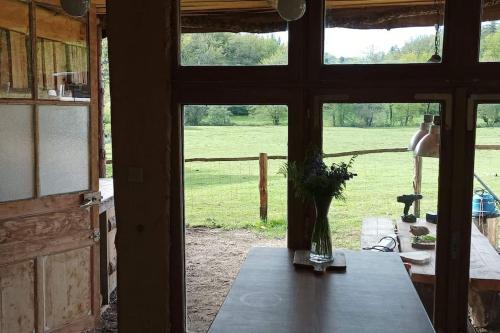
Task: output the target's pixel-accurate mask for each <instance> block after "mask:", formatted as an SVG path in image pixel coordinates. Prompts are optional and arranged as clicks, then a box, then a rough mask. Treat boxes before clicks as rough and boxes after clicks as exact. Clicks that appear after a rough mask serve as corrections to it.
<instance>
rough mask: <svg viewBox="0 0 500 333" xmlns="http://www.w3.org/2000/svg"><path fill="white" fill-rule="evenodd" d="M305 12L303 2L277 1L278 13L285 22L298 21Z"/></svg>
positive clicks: (292, 0)
mask: <svg viewBox="0 0 500 333" xmlns="http://www.w3.org/2000/svg"><path fill="white" fill-rule="evenodd" d="M305 12H306V1H305V0H278V13H279V14H280V16H281V18H283V19H284V20H285V21H295V20H298V19H300V18H302V16H304V14H305Z"/></svg>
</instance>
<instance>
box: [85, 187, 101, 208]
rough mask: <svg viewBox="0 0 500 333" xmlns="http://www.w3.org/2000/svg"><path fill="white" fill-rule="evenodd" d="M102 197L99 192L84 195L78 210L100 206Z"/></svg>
mask: <svg viewBox="0 0 500 333" xmlns="http://www.w3.org/2000/svg"><path fill="white" fill-rule="evenodd" d="M101 200H102V195H101V192H100V191H97V192H90V193H85V194H84V195H83V202H82V204H81V205H80V208H88V207H92V206H98V205H100V204H101Z"/></svg>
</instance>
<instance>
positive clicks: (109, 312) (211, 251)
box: [89, 228, 286, 333]
mask: <svg viewBox="0 0 500 333" xmlns="http://www.w3.org/2000/svg"><path fill="white" fill-rule="evenodd" d="M254 246H271V247H286V239H269V238H265V237H264V236H262V235H258V234H256V233H255V232H251V231H248V230H222V229H209V228H189V229H187V231H186V278H187V281H186V288H187V312H188V313H187V317H188V332H189V333H205V332H206V331H207V330H208V328H209V327H210V323H211V322H212V320H213V319H214V318H215V315H216V314H217V311H218V310H219V307H220V306H221V305H222V302H223V301H224V298H225V297H226V295H227V293H228V292H229V289H230V288H231V284H232V283H233V281H234V279H235V278H236V275H237V274H238V271H239V269H240V266H241V264H242V263H243V261H244V260H245V258H246V255H247V253H248V250H250V248H252V247H254ZM114 300H116V298H115V299H114ZM102 317H103V329H99V330H94V331H92V332H89V333H108V332H112V333H115V332H118V330H117V329H116V327H117V325H116V320H117V319H116V303H115V304H112V305H111V306H110V307H108V308H107V309H106V311H105V312H104V313H103V316H102Z"/></svg>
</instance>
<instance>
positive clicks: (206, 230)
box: [184, 105, 288, 332]
mask: <svg viewBox="0 0 500 333" xmlns="http://www.w3.org/2000/svg"><path fill="white" fill-rule="evenodd" d="M287 115H288V114H287V107H286V106H279V105H259V106H256V105H232V106H221V105H218V106H213V105H212V106H207V105H188V106H185V107H184V156H185V164H184V177H185V178H184V186H185V188H184V195H185V210H186V214H185V222H186V287H187V326H188V331H189V332H206V331H207V330H208V328H209V326H210V323H211V322H212V320H213V319H214V317H215V315H216V313H217V310H218V309H219V307H220V305H221V304H222V302H223V301H224V297H225V296H226V294H227V292H228V291H229V288H230V285H231V283H232V281H233V280H234V278H235V277H236V274H237V273H238V270H239V268H240V265H241V264H242V262H243V259H244V257H245V255H246V253H247V251H248V250H249V249H250V248H251V247H252V246H259V245H260V246H273V245H275V246H281V247H286V228H287V219H286V217H287V181H286V179H285V178H284V177H283V176H282V175H279V174H278V170H279V168H280V167H281V166H282V165H283V163H284V162H285V161H286V158H287V157H286V156H287V153H288V149H287V141H288V140H287V139H288V126H287V124H288V116H287ZM262 153H266V154H267V163H266V162H265V159H264V157H263V155H261V154H262ZM261 156H262V157H261ZM259 159H260V160H259ZM264 164H266V165H267V173H266V172H264V171H261V170H264V169H263V168H261V167H260V166H261V165H264ZM264 174H265V175H267V198H268V199H267V204H265V202H266V201H265V200H264V198H265V196H264V195H263V192H262V191H261V190H260V188H261V189H262V188H265V187H262V186H263V184H264V183H263V182H261V179H263V176H262V177H261V175H264ZM260 185H262V186H261V187H260V188H259V186H260ZM261 193H262V195H261ZM261 198H262V200H263V201H261Z"/></svg>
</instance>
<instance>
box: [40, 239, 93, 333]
mask: <svg viewBox="0 0 500 333" xmlns="http://www.w3.org/2000/svg"><path fill="white" fill-rule="evenodd" d="M91 255H92V253H91V248H90V247H86V248H82V249H77V250H73V251H67V252H64V253H59V254H55V255H50V256H47V257H46V258H44V260H43V272H44V285H45V294H46V297H45V302H44V310H45V328H46V330H51V329H55V328H60V327H63V326H65V325H67V324H70V323H71V322H73V321H76V320H78V319H82V318H85V317H88V316H90V315H91V314H92V304H91V269H90V266H91Z"/></svg>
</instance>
